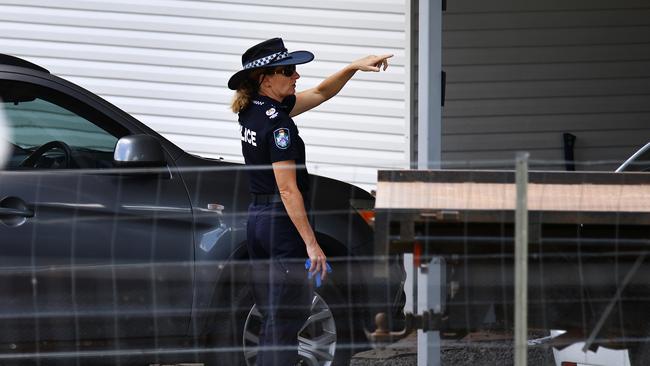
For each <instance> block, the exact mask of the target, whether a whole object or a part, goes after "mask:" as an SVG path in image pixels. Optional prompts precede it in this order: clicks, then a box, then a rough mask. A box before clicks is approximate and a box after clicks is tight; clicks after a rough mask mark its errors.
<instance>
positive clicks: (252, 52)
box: [228, 38, 314, 90]
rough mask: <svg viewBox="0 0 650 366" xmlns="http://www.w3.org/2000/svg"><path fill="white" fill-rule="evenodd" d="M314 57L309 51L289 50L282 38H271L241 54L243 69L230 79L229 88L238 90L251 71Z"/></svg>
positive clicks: (304, 62) (298, 62)
mask: <svg viewBox="0 0 650 366" xmlns="http://www.w3.org/2000/svg"><path fill="white" fill-rule="evenodd" d="M313 59H314V54H313V53H311V52H309V51H294V52H288V51H287V49H286V48H285V47H284V42H282V38H271V39H268V40H266V41H264V42H261V43H258V44H256V45H255V46H253V47H251V48H249V49H248V50H246V52H244V54H243V55H242V56H241V64H242V67H243V70H240V71H237V73H235V74H234V75H233V76H231V77H230V80H228V88H229V89H232V90H237V88H239V86H240V85H241V83H242V82H243V81H244V80H246V78H248V75H249V74H250V72H251V71H253V70H256V69H259V68H263V67H264V68H266V67H276V66H284V65H300V64H306V63H307V62H309V61H311V60H313Z"/></svg>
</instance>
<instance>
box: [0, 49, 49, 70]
mask: <svg viewBox="0 0 650 366" xmlns="http://www.w3.org/2000/svg"><path fill="white" fill-rule="evenodd" d="M0 65H7V66H18V67H24V68H27V69H32V70H38V71H42V72H46V73H48V74H49V73H50V71H49V70H47V69H45V68H43V67H41V66H38V65H36V64H34V63H31V62H29V61H27V60H23V59H22V58H19V57H16V56H11V55H5V54H2V53H0Z"/></svg>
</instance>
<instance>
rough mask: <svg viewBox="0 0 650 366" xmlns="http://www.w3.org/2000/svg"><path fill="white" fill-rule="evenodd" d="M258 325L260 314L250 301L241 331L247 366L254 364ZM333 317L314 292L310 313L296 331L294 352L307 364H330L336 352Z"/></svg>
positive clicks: (257, 342)
mask: <svg viewBox="0 0 650 366" xmlns="http://www.w3.org/2000/svg"><path fill="white" fill-rule="evenodd" d="M261 325H262V314H261V313H260V311H259V310H258V308H257V306H256V305H253V307H252V308H251V310H250V312H249V313H248V316H247V317H246V322H245V323H244V331H243V337H242V341H243V349H244V357H245V359H246V365H247V366H254V365H255V360H256V359H257V348H258V344H259V335H260V330H261ZM336 339H337V337H336V321H335V318H334V314H333V313H332V310H331V309H330V307H329V305H327V302H326V301H325V300H324V299H323V298H322V297H321V296H320V295H319V294H314V298H313V300H312V303H311V309H310V315H309V318H308V319H307V321H306V322H305V324H304V325H303V327H302V328H301V329H300V331H299V332H298V343H299V347H298V353H299V354H300V358H301V360H302V363H303V364H305V365H310V366H330V365H332V362H333V361H334V356H335V353H336Z"/></svg>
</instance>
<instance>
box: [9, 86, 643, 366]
mask: <svg viewBox="0 0 650 366" xmlns="http://www.w3.org/2000/svg"><path fill="white" fill-rule="evenodd" d="M26 102H29V99H28V98H24V99H21V100H20V101H18V100H16V101H15V103H17V104H20V103H26ZM32 112H33V113H32ZM34 113H36V114H34ZM48 113H49V114H52V115H54V116H55V117H52V118H55V120H56V123H55V127H52V129H50V130H48V129H47V128H45V127H44V125H43V124H42V123H41V124H39V122H37V121H36V120H35V119H34V118H35V116H39V117H43V116H47V115H48ZM68 113H72V112H70V111H68ZM79 113H80V114H78V115H76V116H77V118H76V119H75V120H74V123H73V125H74V126H75V127H73V128H72V127H71V131H66V128H65V123H64V121H63V120H64V119H65V118H66V114H65V113H63V114H62V113H61V111H54V112H53V111H51V110H44V109H39V108H37V110H35V111H31V112H30V111H24V113H23V112H21V113H17V114H16V113H15V114H12V115H11V116H10V119H11V120H10V121H9V123H8V126H9V128H6V127H5V128H4V130H0V132H2V133H3V135H2V136H0V137H2V139H5V140H8V141H10V145H9V149H8V150H7V149H6V151H8V152H6V153H5V155H4V156H3V157H4V159H0V161H6V164H5V166H4V169H3V170H2V171H0V289H2V293H3V294H4V296H3V297H2V298H0V318H1V319H2V329H0V363H2V364H37V365H49V364H52V363H61V364H66V365H69V364H77V365H82V364H83V365H85V364H93V365H95V364H100V363H106V364H115V365H122V364H175V363H181V362H182V363H198V364H206V365H237V364H242V365H246V364H247V365H252V364H254V363H255V361H256V359H257V357H258V355H259V352H260V350H262V351H265V350H270V351H271V354H273V353H279V352H281V351H283V350H286V349H293V348H292V347H294V346H292V345H285V344H277V343H270V344H266V343H265V344H260V342H261V341H260V339H262V338H263V337H262V338H261V337H260V336H261V335H264V332H265V331H264V329H265V326H266V325H265V324H266V322H268V321H269V320H268V316H267V315H266V314H268V313H269V312H270V311H275V310H269V309H267V308H264V307H263V306H259V305H256V297H255V293H254V291H252V289H253V288H255V287H256V286H262V287H267V288H268V287H269V286H271V285H269V284H276V283H277V280H274V278H277V277H281V278H282V281H280V282H282V283H284V284H287V285H290V286H293V287H294V288H297V289H298V290H296V291H295V292H291V291H289V292H287V293H286V294H288V295H287V298H284V299H283V301H281V302H280V304H281V306H280V307H281V308H282V309H281V310H282V314H284V315H283V317H280V318H278V319H277V321H279V322H280V323H282V322H286V323H296V322H300V326H299V328H298V331H297V335H296V338H297V341H298V352H299V354H300V356H301V357H302V359H303V361H304V362H305V363H306V364H312V365H331V364H347V363H348V362H349V361H350V358H351V357H352V355H354V354H356V353H358V352H361V351H365V350H368V349H370V348H373V347H377V346H385V344H383V343H382V341H387V340H390V341H396V340H397V339H398V338H399V337H401V336H404V335H406V333H408V332H401V333H400V331H402V330H404V327H405V326H408V325H409V324H411V323H409V321H408V319H409V318H408V317H406V316H405V314H404V312H405V311H406V312H409V311H414V312H415V314H422V313H423V312H424V311H425V310H433V313H435V314H436V315H435V316H434V318H435V327H436V328H435V329H437V330H439V331H440V332H441V334H442V336H443V342H444V340H451V341H453V342H454V343H453V347H455V348H454V349H456V350H460V351H459V352H457V353H455V354H456V355H457V354H458V353H464V354H466V355H467V357H465V358H462V357H461V358H459V359H454V360H453V361H449V360H450V359H449V358H448V361H449V362H453V364H462V363H463V362H465V363H467V364H470V363H473V364H491V363H495V362H496V361H495V362H493V361H491V358H490V357H493V356H489V355H487V354H486V353H483V355H482V356H480V355H475V354H472V352H471V351H472V350H475V349H483V350H485V349H490V350H493V351H495V350H496V351H495V352H492V353H493V354H494V353H498V354H501V355H504V354H507V355H508V357H505V358H504V359H502V360H501V361H499V362H498V363H506V364H507V363H509V362H511V361H512V357H511V354H512V334H513V332H514V331H515V328H514V319H513V316H514V303H513V301H514V300H513V299H514V296H515V290H514V288H515V287H514V283H515V277H514V268H513V267H514V257H513V255H514V250H513V248H514V237H515V232H514V214H513V210H514V206H515V201H516V192H515V189H514V175H513V173H512V172H506V171H496V170H486V169H472V170H452V169H445V170H439V171H428V172H425V171H420V172H406V171H387V172H382V173H380V175H379V181H378V183H377V186H376V187H375V190H376V197H375V196H373V195H372V194H370V193H369V192H368V191H366V190H364V189H360V188H358V187H355V186H352V185H349V184H346V183H343V182H339V181H336V180H333V179H329V178H325V177H316V176H312V177H311V178H310V184H309V185H310V189H309V191H308V192H303V193H304V205H305V207H307V208H309V220H310V223H311V225H312V227H313V228H314V231H315V232H316V237H317V240H318V242H319V244H320V245H321V247H323V249H324V250H325V252H326V254H327V257H328V261H329V264H330V265H331V268H332V272H331V273H329V274H328V278H327V279H325V280H324V281H323V283H322V284H321V285H320V286H318V283H317V282H316V280H315V279H314V278H311V279H310V278H309V276H308V271H307V269H306V268H305V261H304V260H305V258H306V253H304V254H305V255H304V256H302V257H301V256H289V257H287V258H282V260H280V261H278V260H276V259H273V260H271V259H268V258H264V256H263V255H262V256H259V257H257V258H251V256H250V251H249V249H250V248H249V247H248V246H247V244H248V242H249V238H250V237H251V230H252V229H255V228H254V227H253V226H254V225H251V224H250V221H249V220H250V217H251V212H252V211H251V200H252V199H251V196H250V194H249V193H248V192H249V190H248V174H249V171H250V170H251V169H270V168H269V167H255V168H250V167H248V168H247V167H244V166H242V165H238V164H232V163H227V162H223V161H215V160H206V159H201V158H199V157H195V156H191V155H189V154H185V153H183V152H179V151H178V150H173V147H171V145H169V143H168V142H165V141H164V139H161V141H163V143H162V144H160V143H158V144H159V145H156V146H158V147H159V150H155V149H153V150H151V149H150V146H151V145H148V144H150V143H151V140H147V139H138V138H132V136H131V134H122V133H121V132H120V131H119V129H114V128H113V129H112V128H110V127H108V125H107V124H105V123H104V124H102V123H99V124H98V125H94V127H93V128H84V127H82V126H83V125H84V124H86V123H90V122H89V119H86V118H82V117H79V116H86V114H84V113H85V112H84V111H79ZM88 117H89V118H91V117H92V116H88ZM98 126H99V127H98ZM16 130H19V131H20V132H19V133H17V132H16ZM39 133H40V134H41V135H39ZM68 133H70V134H72V135H73V136H74V138H72V139H69V140H67V139H66V136H67V134H68ZM104 134H107V136H103V135H104ZM151 135H152V136H155V134H153V133H152V134H151ZM35 136H40V137H38V138H36V137H35ZM130 136H131V137H130ZM125 137H130V139H128V140H122V139H123V138H125ZM120 141H128V142H129V144H128V145H124V144H122V146H126V147H121V145H120ZM139 144H144V145H142V146H148V147H146V148H144V147H141V145H139ZM154 145H155V143H154ZM5 146H6V145H5ZM107 146H110V148H107ZM113 146H115V147H113ZM139 146H140V147H139ZM127 147H128V148H131V149H137V148H140V149H141V150H140V151H141V152H142V153H143V154H145V155H146V156H148V157H150V158H151V157H153V158H151V159H150V160H147V159H144V160H138V159H139V158H137V157H139V156H140V155H137V154H133V153H132V151H131V150H128V149H127ZM120 149H125V150H124V151H118V150H120ZM152 151H153V152H152ZM647 151H648V149H647V148H646V149H645V150H641V151H640V152H639V154H636V155H635V157H634V160H633V161H630V162H628V163H627V165H624V168H623V169H622V170H625V171H628V173H620V174H618V173H614V172H600V173H587V172H584V171H580V172H574V173H561V172H531V173H530V183H529V185H528V189H529V200H528V209H529V210H530V211H529V215H528V217H529V219H530V222H529V225H528V226H527V227H528V230H529V255H528V305H527V309H528V319H527V326H528V328H529V332H528V335H529V345H530V346H531V347H532V346H536V345H543V346H546V347H549V349H550V347H551V346H556V347H557V350H556V351H557V353H556V354H554V355H553V357H549V358H543V359H540V360H537V361H535V362H538V363H537V364H555V363H557V362H559V361H558V360H560V359H561V358H562V357H564V356H562V354H560V352H562V350H563V349H564V350H568V349H569V348H570V347H572V346H571V345H573V344H576V343H579V344H580V346H579V348H580V349H579V352H581V353H579V355H578V356H575V355H573V356H567V357H573V359H569V360H568V361H572V362H583V363H585V364H588V363H592V364H599V362H601V361H600V360H599V359H598V357H605V356H602V353H601V354H599V355H595V354H594V355H591V356H590V353H589V352H585V350H583V349H582V348H587V349H588V350H592V351H597V350H599V347H600V346H603V347H606V348H611V349H619V350H621V352H620V353H616V354H615V355H614V356H612V357H614V359H615V361H611V362H610V361H606V362H605V363H606V364H619V363H614V362H622V363H620V364H626V363H625V362H628V363H629V362H632V364H635V365H644V364H646V362H647V360H648V359H649V358H650V350H649V348H650V347H648V344H647V343H648V340H647V336H648V333H649V331H650V329H649V326H650V317H648V316H647V315H646V310H647V309H648V305H649V304H648V303H649V300H650V292H649V291H648V290H649V289H650V286H649V285H650V283H649V281H648V278H650V273H647V271H648V266H646V265H644V264H645V263H646V260H647V259H646V257H647V248H648V244H650V243H649V240H650V238H649V237H648V230H647V226H648V223H650V219H649V216H650V215H649V212H650V205H648V202H649V201H650V200H649V198H650V189H649V188H650V178H649V177H648V176H647V174H644V173H643V172H642V171H644V170H646V169H647V166H648V160H649V159H648V153H647ZM121 153H124V155H121ZM147 154H148V155H147ZM134 157H136V158H134ZM536 163H537V165H538V166H544V165H545V164H547V165H549V166H550V165H553V164H555V163H557V162H536ZM601 163H602V162H598V163H596V162H594V163H589V164H584V165H580V164H576V166H577V168H578V169H579V170H584V169H586V168H587V167H594V166H597V164H601ZM608 163H611V162H608ZM475 164H477V163H476V162H472V163H466V164H464V163H459V162H455V163H448V164H443V166H446V167H453V166H456V167H459V166H465V167H475V166H474V165H475ZM508 164H511V166H513V165H514V159H513V160H512V161H509V162H495V164H494V165H489V164H488V165H483V166H482V168H494V167H496V166H507V165H508ZM332 169H334V168H332ZM346 169H349V168H346ZM265 199H267V201H265V202H264V203H263V204H262V206H264V205H268V206H269V207H274V208H275V209H277V210H276V211H268V212H267V211H260V212H257V211H256V214H255V215H256V216H255V217H256V218H258V219H262V218H267V219H268V220H271V221H273V220H277V222H278V223H279V224H277V223H276V224H272V223H267V224H265V225H267V226H268V227H270V228H275V227H285V228H286V227H292V225H293V222H292V220H291V217H289V216H288V215H287V213H286V211H283V210H284V206H283V200H282V198H281V197H280V198H279V199H276V198H273V197H271V198H269V197H266V198H265ZM254 200H255V198H253V201H254ZM260 225H261V224H260ZM269 230H270V231H264V232H263V233H261V234H259V233H253V234H252V236H255V235H262V236H267V237H272V238H275V237H276V236H277V235H279V234H278V233H277V232H274V231H273V230H271V229H269ZM283 240H284V239H283V238H281V237H280V238H279V239H277V241H276V243H280V242H282V241H283ZM405 253H408V255H407V258H408V260H406V261H404V260H403V258H404V255H405ZM410 253H413V254H410ZM267 254H268V253H267ZM434 258H436V260H437V261H439V262H438V263H441V264H444V265H442V266H439V267H438V268H439V269H440V271H441V272H440V275H439V277H438V281H439V282H438V283H437V284H436V286H437V287H436V288H438V289H440V293H439V295H440V298H441V299H442V302H441V304H440V306H439V307H438V308H436V309H425V308H423V307H422V306H420V305H418V304H422V302H421V301H420V300H422V299H418V298H417V296H418V291H416V290H414V286H415V285H417V283H415V284H414V282H413V281H414V280H415V278H416V276H415V274H416V273H417V271H418V270H421V269H422V268H424V267H426V264H427V263H429V261H430V260H432V259H434ZM252 259H254V260H252ZM423 265H424V266H423ZM407 270H408V271H409V273H411V274H412V276H411V277H409V276H406V271H407ZM420 285H421V284H420ZM305 288H306V289H308V291H309V292H308V294H309V298H308V299H307V301H302V300H300V299H301V297H300V296H301V295H302V294H303V292H302V290H304V289H305ZM283 294H285V293H284V292H283ZM292 294H295V296H293V295H292ZM378 313H383V314H385V317H384V318H383V319H384V320H383V322H382V323H381V324H377V323H375V315H376V314H378ZM296 318H299V319H302V320H296ZM420 325H422V324H420ZM378 328H381V329H379V330H383V331H385V332H388V333H386V334H388V336H387V337H384V338H382V337H381V336H382V334H383V335H384V336H385V335H386V334H384V333H382V332H378ZM391 332H392V333H391ZM560 333H561V334H560ZM391 334H393V335H394V337H393V338H392V339H391V337H390V335H391ZM495 342H496V343H495ZM499 342H501V343H499ZM504 344H506V345H507V346H505V347H501V346H502V345H504ZM567 346H569V347H568V348H566V347H567ZM453 347H452V348H453ZM294 348H295V347H294ZM506 350H508V351H506ZM443 351H444V350H443ZM549 352H550V351H549ZM576 352H578V351H576ZM443 353H444V352H443ZM488 353H489V352H488ZM450 354H451V353H448V356H449V355H450ZM470 356H471V357H470ZM449 357H450V356H449ZM481 357H483V359H481ZM580 357H582V358H580ZM588 357H592V358H591V359H589V358H588ZM443 360H444V357H443ZM607 362H610V363H607ZM601 363H602V362H601ZM448 364H449V363H448Z"/></svg>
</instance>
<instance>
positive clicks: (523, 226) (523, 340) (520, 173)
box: [514, 152, 529, 366]
mask: <svg viewBox="0 0 650 366" xmlns="http://www.w3.org/2000/svg"><path fill="white" fill-rule="evenodd" d="M528 157H529V154H528V153H527V152H520V153H517V160H516V173H515V183H516V185H517V206H516V210H515V299H514V301H515V366H526V363H527V361H528V360H527V353H528V352H527V351H528V350H527V340H528Z"/></svg>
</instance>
